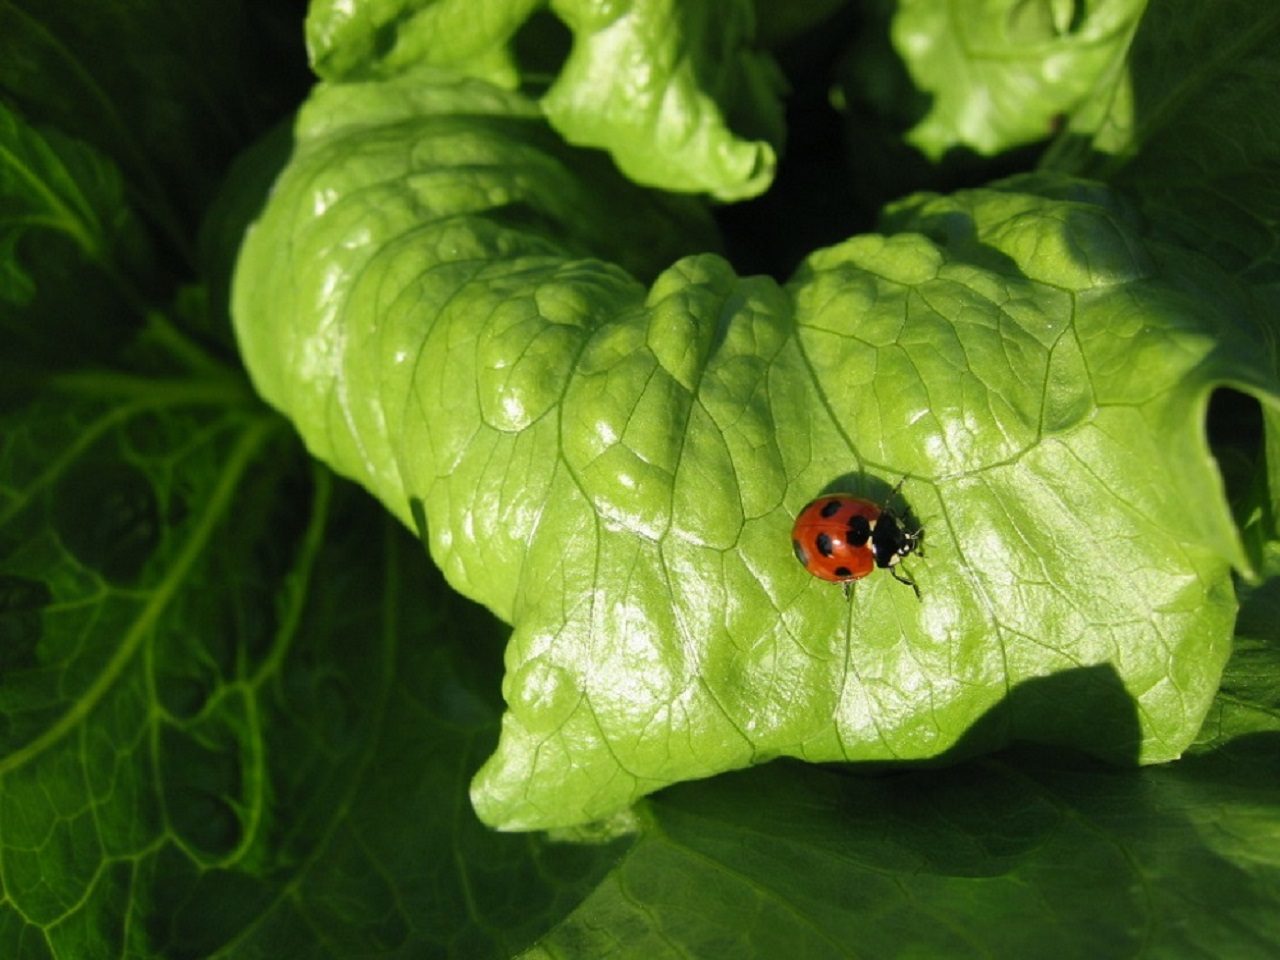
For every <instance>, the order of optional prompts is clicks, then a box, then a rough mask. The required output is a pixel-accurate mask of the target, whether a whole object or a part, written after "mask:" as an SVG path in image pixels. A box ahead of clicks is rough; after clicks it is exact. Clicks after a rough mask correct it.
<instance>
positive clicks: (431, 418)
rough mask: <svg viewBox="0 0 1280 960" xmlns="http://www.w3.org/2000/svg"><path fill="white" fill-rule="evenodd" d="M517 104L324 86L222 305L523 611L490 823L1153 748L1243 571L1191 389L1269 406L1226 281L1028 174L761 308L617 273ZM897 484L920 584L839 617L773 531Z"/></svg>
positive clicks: (408, 89) (1179, 727)
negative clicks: (1018, 759)
mask: <svg viewBox="0 0 1280 960" xmlns="http://www.w3.org/2000/svg"><path fill="white" fill-rule="evenodd" d="M534 110H535V107H534V106H533V105H532V104H527V103H526V102H524V101H522V100H521V99H520V98H518V97H516V96H514V95H511V94H506V93H503V92H501V91H499V90H497V89H496V88H493V87H488V86H485V85H483V84H479V83H476V82H470V81H462V80H454V81H448V82H443V83H431V82H430V81H429V79H428V78H425V77H423V76H415V77H412V78H397V80H395V81H391V82H383V83H379V84H376V85H372V84H371V85H341V86H321V87H320V88H318V89H317V91H316V93H315V94H314V95H313V97H312V98H311V100H310V101H309V103H308V104H307V106H306V107H305V108H304V110H303V113H302V115H301V117H300V119H299V122H298V125H297V128H296V137H297V144H296V150H295V154H294V157H293V159H292V161H291V163H290V165H289V167H288V168H287V170H286V172H285V174H284V175H283V177H282V178H281V180H280V181H279V182H278V184H277V186H276V189H275V192H274V193H273V196H272V198H271V200H270V202H269V204H268V206H267V208H266V211H265V213H264V215H263V217H262V218H261V219H260V220H259V222H258V223H257V224H256V226H255V227H254V228H253V230H252V231H251V232H250V234H249V235H248V237H247V240H246V243H245V246H244V248H243V251H242V256H241V261H240V265H239V268H238V271H237V276H236V289H235V295H234V312H235V320H236V324H237V332H238V335H239V337H240V339H241V343H242V347H243V350H244V354H245V359H246V362H247V364H248V366H249V369H250V372H251V374H252V375H253V377H254V380H255V383H256V385H257V386H258V388H259V390H260V391H261V392H262V393H263V395H264V396H265V397H267V398H268V399H269V400H270V401H271V402H272V403H273V404H275V405H277V406H279V407H280V408H281V409H283V410H285V411H286V412H287V413H288V414H289V415H290V417H291V418H292V419H293V420H294V421H295V424H296V425H297V427H298V429H299V431H300V432H301V434H302V436H303V438H304V439H305V441H306V443H307V445H308V447H309V448H310V449H311V450H312V452H313V453H315V454H316V455H317V456H319V457H320V458H322V459H324V460H326V461H327V462H329V463H331V464H332V465H333V466H334V467H335V468H336V469H337V470H338V471H339V472H341V473H343V474H346V475H349V476H352V477H354V478H355V479H357V480H358V481H359V482H360V483H362V484H363V485H365V486H366V487H368V488H369V489H370V490H371V491H372V492H373V493H374V494H375V495H376V496H377V497H378V498H379V499H380V500H382V502H383V503H384V504H386V505H387V507H388V509H390V510H391V511H392V512H393V513H394V514H396V515H397V516H399V517H400V518H401V519H402V520H403V521H404V522H405V523H406V524H411V525H413V526H414V527H416V528H417V529H419V530H420V532H421V533H422V534H423V535H424V536H425V537H427V538H428V539H429V542H430V547H431V551H432V555H433V557H434V558H435V559H436V561H437V563H439V564H440V566H441V568H442V569H443V570H444V572H445V574H446V576H447V577H448V579H449V580H450V582H451V583H452V584H454V585H455V586H456V587H457V588H458V589H459V590H461V591H462V592H464V593H465V594H467V595H468V596H471V597H473V598H475V599H477V600H479V601H480V602H481V603H484V604H485V605H486V606H488V607H489V608H490V609H492V610H493V611H494V612H495V613H497V614H498V615H499V616H501V617H502V618H503V619H505V620H508V621H509V622H511V623H512V624H513V625H514V627H515V630H514V633H513V636H512V640H511V643H510V646H509V648H508V652H507V660H506V666H507V675H506V679H505V681H504V686H503V693H504V698H505V700H506V702H507V713H506V715H505V717H504V720H503V731H502V737H501V740H500V742H499V745H498V748H497V751H496V753H495V754H494V756H493V757H492V758H491V759H490V760H489V762H488V763H487V764H486V765H485V767H484V768H483V769H482V770H481V771H480V773H479V774H478V776H477V779H476V782H475V784H474V787H473V800H474V802H475V804H476V807H477V810H478V812H479V813H480V815H481V817H482V818H483V819H485V820H486V821H487V822H489V823H492V824H494V825H497V826H500V827H503V828H506V829H534V828H546V827H553V826H560V825H570V824H575V823H581V822H584V821H589V820H594V819H599V818H604V817H608V816H610V815H612V814H614V813H615V812H616V811H618V810H620V809H622V808H625V807H626V806H627V805H628V804H630V803H632V802H634V801H635V800H636V799H638V798H639V797H641V796H643V795H645V794H647V793H650V792H652V791H653V790H656V789H658V788H660V787H662V786H665V785H667V784H670V783H675V782H678V781H681V780H688V779H694V778H698V777H704V776H708V775H711V774H713V773H718V772H721V771H725V770H731V769H735V768H740V767H744V766H748V765H751V764H755V763H759V762H761V761H764V760H767V759H770V758H773V757H777V756H794V757H800V758H804V759H806V760H812V761H822V760H902V759H924V758H931V757H936V756H939V755H941V754H944V753H947V752H948V751H952V752H956V751H959V752H966V751H973V750H979V749H990V748H992V747H998V746H1000V745H1002V744H1004V743H1007V742H1009V741H1010V740H1011V739H1021V738H1031V739H1040V740H1047V741H1051V742H1056V743H1065V744H1071V745H1073V746H1077V747H1082V748H1084V749H1088V750H1091V751H1094V752H1096V753H1099V754H1102V755H1104V756H1108V757H1111V758H1114V759H1119V760H1130V761H1132V760H1137V761H1140V762H1144V763H1150V762H1157V761H1162V760H1168V759H1171V758H1173V757H1176V756H1178V755H1179V754H1181V753H1182V751H1183V750H1184V749H1185V748H1186V747H1187V745H1188V744H1189V743H1190V742H1191V741H1192V739H1193V738H1194V736H1195V733H1196V731H1197V729H1198V727H1199V725H1200V722H1201V720H1202V718H1203V717H1204V715H1205V712H1206V711H1207V710H1208V708H1209V704H1210V702H1211V700H1212V697H1213V694H1214V691H1215V690H1216V688H1217V684H1218V680H1219V676H1220V673H1221V669H1222V665H1223V663H1224V662H1225V660H1226V657H1227V654H1228V652H1229V639H1230V635H1231V626H1232V622H1233V618H1234V612H1235V603H1234V598H1233V591H1232V586H1231V579H1230V569H1231V567H1232V566H1233V565H1234V566H1236V567H1238V568H1240V569H1247V568H1248V567H1249V558H1248V557H1247V556H1246V555H1245V552H1244V550H1243V547H1242V545H1241V542H1240V538H1239V534H1238V531H1237V529H1236V526H1235V524H1234V521H1233V518H1232V516H1231V513H1230V510H1229V509H1228V506H1227V503H1226V500H1225V496H1224V493H1223V488H1222V481H1221V478H1220V477H1219V475H1218V472H1217V468H1216V463H1215V461H1214V459H1213V457H1212V455H1211V453H1210V451H1209V448H1208V444H1207V441H1206V439H1205V435H1204V428H1203V423H1204V417H1205V412H1206V408H1207V405H1208V402H1209V398H1210V395H1211V393H1212V391H1213V390H1215V389H1216V388H1219V387H1221V386H1223V385H1229V386H1232V387H1234V388H1237V389H1241V390H1244V391H1247V392H1250V393H1252V394H1254V395H1255V396H1257V397H1258V398H1259V399H1261V400H1263V401H1264V402H1265V403H1267V404H1270V405H1274V404H1275V403H1276V392H1275V387H1274V378H1273V375H1272V373H1271V371H1270V370H1269V369H1268V368H1267V367H1266V366H1265V364H1263V363H1260V362H1259V359H1260V353H1259V346H1258V342H1257V340H1256V339H1255V338H1254V336H1253V334H1252V332H1251V330H1252V328H1251V327H1250V326H1249V325H1248V324H1247V323H1244V324H1242V323H1241V320H1242V319H1245V318H1248V317H1250V316H1251V315H1252V311H1253V309H1254V304H1253V302H1252V301H1251V299H1250V297H1249V292H1248V290H1247V289H1244V288H1242V287H1241V286H1240V285H1239V284H1238V283H1237V281H1236V280H1235V279H1234V278H1232V277H1231V276H1230V275H1229V274H1227V273H1225V272H1224V271H1222V270H1221V269H1219V268H1218V267H1217V266H1216V265H1215V264H1214V263H1213V262H1212V261H1211V260H1209V259H1207V258H1203V257H1200V256H1198V255H1196V254H1194V253H1189V252H1188V251H1186V250H1185V249H1184V248H1181V247H1178V246H1173V245H1169V244H1165V243H1162V242H1161V241H1159V240H1158V239H1156V238H1148V237H1145V236H1144V234H1143V228H1142V220H1141V218H1140V216H1139V215H1138V214H1137V213H1136V211H1134V210H1132V209H1130V208H1129V207H1128V206H1126V205H1125V204H1124V203H1123V202H1122V201H1121V200H1120V199H1118V198H1117V197H1116V196H1115V195H1113V194H1111V193H1110V192H1108V191H1107V190H1106V189H1105V188H1103V187H1101V186H1099V185H1096V184H1090V183H1087V182H1082V181H1071V180H1066V179H1063V178H1060V177H1053V176H1042V177H1038V178H1024V179H1021V180H1015V181H1010V182H1008V183H1005V184H1003V185H1000V186H996V187H992V188H989V189H984V190H975V191H971V192H968V193H964V194H959V195H957V196H955V197H952V198H939V197H921V198H916V199H914V200H911V201H908V202H906V203H904V204H902V205H901V206H899V207H898V208H897V209H896V210H894V211H893V212H892V213H891V214H890V215H889V217H888V219H887V220H886V224H885V226H886V229H888V230H890V231H892V232H891V233H888V234H885V235H870V236H864V237H859V238H855V239H853V240H850V241H849V242H847V243H845V244H841V245H839V246H837V247H833V248H830V249H828V250H824V251H819V252H817V253H815V254H813V255H812V256H811V257H810V258H809V260H808V261H807V262H806V263H805V264H804V265H803V266H802V268H801V269H800V270H799V271H798V273H797V275H796V277H795V278H794V279H793V280H792V281H791V282H790V283H789V284H787V285H786V286H780V285H778V284H777V283H775V282H773V281H771V280H768V279H766V278H761V277H756V278H746V279H743V278H739V277H737V276H736V275H735V274H734V273H733V272H732V270H731V269H730V268H729V266H728V265H727V264H726V263H725V262H724V261H722V260H720V259H719V258H717V257H714V256H707V255H704V256H699V257H693V258H689V259H685V260H680V261H677V262H676V263H675V264H674V265H673V266H671V267H670V268H668V269H666V270H665V271H663V272H661V273H660V274H659V275H658V276H657V277H656V278H655V279H654V280H653V282H652V283H651V284H650V285H649V286H648V288H647V289H646V288H645V286H643V285H642V284H641V283H640V282H639V281H638V280H637V279H635V278H634V277H633V276H632V275H631V274H629V273H627V272H624V271H623V270H621V269H619V268H618V267H617V266H615V265H614V264H613V263H611V262H602V261H601V260H596V259H590V258H589V257H588V254H594V255H596V256H604V257H606V258H607V259H608V260H609V261H618V260H619V259H620V257H621V256H622V254H621V251H624V250H629V251H630V261H631V263H632V264H637V263H640V264H641V266H642V269H641V273H643V272H644V269H648V270H652V269H653V268H654V266H655V265H656V264H661V263H662V262H664V261H665V259H666V258H667V257H668V255H669V251H670V250H671V245H670V243H668V244H667V245H665V246H662V247H659V246H658V244H659V241H660V239H661V238H664V237H668V236H671V237H679V236H680V235H681V233H682V231H681V230H679V229H673V223H674V222H673V221H671V220H670V219H667V217H668V216H669V208H662V209H661V210H660V211H658V210H655V209H654V208H653V207H652V201H651V200H648V199H647V198H645V197H644V195H642V194H637V193H635V192H634V191H633V190H632V189H631V188H630V187H629V186H627V185H626V184H624V183H621V182H613V183H612V184H610V183H609V181H608V179H607V176H606V174H607V172H605V174H602V179H599V180H595V181H593V183H594V184H595V187H594V189H592V190H590V191H584V190H581V189H575V187H574V183H575V176H574V175H573V174H571V173H569V172H567V170H566V168H565V166H564V165H563V164H564V163H565V162H566V161H565V159H564V157H565V154H564V152H563V150H562V149H561V148H559V147H558V146H557V145H556V143H555V141H554V139H553V138H549V137H546V136H545V135H544V134H543V133H541V132H540V125H539V124H538V122H537V121H536V119H534V117H533V113H534ZM497 156H501V157H503V158H505V162H504V163H502V164H498V163H495V162H492V158H494V157H497ZM573 162H574V163H575V164H576V163H577V162H578V159H575V160H574V161H573ZM624 210H625V211H628V212H627V213H623V212H622V211H624ZM619 221H624V222H627V223H628V225H629V229H628V230H627V231H626V235H625V236H619V235H618V232H617V231H616V230H615V229H614V226H615V225H616V224H617V223H618V222H619ZM648 255H652V256H651V257H650V259H649V261H648V263H647V264H645V263H641V261H643V260H644V259H645V258H646V256H648ZM632 269H633V270H634V269H635V267H634V266H633V267H632ZM902 476H907V477H908V478H909V480H908V482H907V485H906V487H905V497H906V500H907V502H908V503H909V505H910V507H911V509H912V512H913V514H914V515H915V516H916V517H917V518H918V519H919V520H920V521H921V522H923V524H924V525H925V527H926V529H927V531H928V537H927V540H926V543H927V546H928V554H927V556H926V557H924V558H920V559H918V560H915V561H914V562H913V563H912V566H911V572H912V574H913V576H915V578H916V579H917V581H918V582H919V584H920V587H921V590H922V593H923V602H921V603H917V601H916V599H915V597H914V596H913V595H912V594H911V593H910V592H909V591H906V590H903V589H902V588H901V587H899V586H898V585H897V584H895V583H894V582H893V581H892V580H891V579H889V578H887V577H883V576H881V577H878V578H875V579H873V580H871V581H869V582H867V583H865V584H860V585H859V586H858V588H857V589H856V591H855V593H856V596H855V599H854V602H853V603H852V604H851V605H846V604H845V603H844V602H843V601H842V599H841V597H840V595H839V592H838V591H835V590H832V589H831V588H830V587H828V586H827V585H825V584H823V583H821V582H819V581H817V580H815V579H813V578H812V577H810V576H809V575H808V574H807V573H806V572H805V571H804V570H803V569H801V568H800V567H799V566H798V565H796V563H795V561H794V559H793V558H792V557H791V555H790V549H789V543H788V532H789V528H790V523H791V518H792V517H793V516H794V515H795V512H796V511H797V510H798V509H799V507H800V506H801V505H802V504H803V503H804V502H805V501H806V500H807V499H809V498H811V497H812V496H814V495H815V494H817V493H819V492H820V491H822V490H824V489H830V488H832V487H833V486H844V485H850V484H851V485H853V486H855V487H856V488H859V489H862V490H864V491H865V492H867V493H869V494H871V495H873V496H877V495H878V496H882V495H883V494H884V493H885V492H886V491H887V489H888V487H889V486H890V485H892V484H893V482H894V481H895V480H896V479H898V478H899V477H902ZM1187 503H1195V504H1196V509H1195V510H1194V511H1188V510H1187V509H1186V508H1185V505H1186V504H1187Z"/></svg>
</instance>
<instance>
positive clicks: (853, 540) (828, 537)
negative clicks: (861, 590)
mask: <svg viewBox="0 0 1280 960" xmlns="http://www.w3.org/2000/svg"><path fill="white" fill-rule="evenodd" d="M901 486H902V484H901V483H899V484H898V486H897V487H894V488H893V493H891V494H890V495H889V499H888V500H887V501H885V502H884V503H883V504H880V503H876V502H875V501H874V500H868V499H867V498H866V497H856V496H854V495H853V494H851V493H830V494H827V495H826V496H822V497H818V499H816V500H814V501H812V502H810V503H808V504H807V505H806V506H805V508H804V509H803V510H801V511H800V513H799V515H798V516H797V517H796V522H795V526H793V527H792V528H791V546H792V548H793V549H794V550H795V552H796V559H797V560H799V561H800V562H801V563H802V564H803V565H804V568H805V569H806V570H808V571H809V572H810V573H812V574H813V575H814V576H815V577H817V578H818V579H820V580H827V581H830V582H831V583H838V584H841V585H842V586H843V587H844V595H845V599H848V597H849V592H850V589H851V587H852V586H853V581H855V580H861V579H862V578H863V577H865V576H866V575H867V574H869V573H870V572H871V571H872V570H874V569H876V567H880V568H882V569H885V570H888V571H889V572H890V573H891V574H893V578H894V579H895V580H897V581H898V582H899V583H905V584H906V585H907V586H909V587H910V588H911V589H912V590H914V591H915V593H916V599H919V598H920V588H919V587H917V586H916V582H915V581H914V580H912V579H911V578H910V577H908V576H904V575H903V574H902V573H901V572H899V570H898V563H899V561H901V560H902V558H903V557H906V556H908V555H909V554H911V553H912V552H914V551H915V550H916V549H917V548H918V547H919V546H920V540H921V538H923V537H924V529H923V528H917V529H916V530H908V529H907V528H906V526H905V525H904V523H903V518H902V517H901V516H899V515H898V514H896V513H894V512H893V511H892V510H891V509H890V508H889V504H890V503H892V502H893V498H894V497H895V496H897V493H898V487H901Z"/></svg>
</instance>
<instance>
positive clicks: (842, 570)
mask: <svg viewBox="0 0 1280 960" xmlns="http://www.w3.org/2000/svg"><path fill="white" fill-rule="evenodd" d="M835 574H836V576H837V577H844V578H847V577H852V576H853V571H852V570H850V569H849V568H848V567H836V569H835Z"/></svg>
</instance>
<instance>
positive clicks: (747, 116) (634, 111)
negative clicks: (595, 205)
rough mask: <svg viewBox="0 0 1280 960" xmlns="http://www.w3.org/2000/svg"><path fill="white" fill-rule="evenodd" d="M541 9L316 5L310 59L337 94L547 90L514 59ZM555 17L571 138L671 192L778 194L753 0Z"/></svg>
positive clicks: (774, 124) (776, 95)
mask: <svg viewBox="0 0 1280 960" xmlns="http://www.w3.org/2000/svg"><path fill="white" fill-rule="evenodd" d="M542 6H543V4H541V3H539V2H537V0H484V2H483V3H481V4H479V5H477V4H476V3H474V2H472V0H377V2H374V3H364V4H356V5H353V4H350V3H345V2H336V0H319V2H317V3H314V4H312V5H311V9H310V12H309V14H308V17H307V41H308V48H309V50H310V52H311V60H312V64H313V66H314V67H315V70H316V72H317V73H318V74H319V75H320V76H321V77H322V78H323V79H325V80H329V81H331V82H337V81H360V80H369V79H373V78H376V77H387V78H389V77H393V76H395V75H397V74H400V73H403V72H405V71H409V72H413V71H416V70H419V69H421V68H423V67H433V68H439V69H448V70H451V71H453V72H454V73H455V74H457V75H459V76H468V77H476V78H480V79H484V80H488V81H490V82H491V83H495V84H497V85H499V86H502V87H506V88H515V87H517V86H518V85H520V84H521V83H524V84H527V85H530V86H536V87H540V88H546V87H547V83H548V81H547V78H546V77H545V76H544V75H542V74H541V73H540V72H536V71H535V72H531V73H530V72H529V71H526V70H524V69H522V65H521V64H520V63H519V62H518V61H517V58H516V57H515V55H514V52H513V47H514V46H515V40H516V34H517V32H518V31H520V30H521V29H522V28H524V27H525V25H526V21H528V20H529V18H530V16H531V15H533V14H534V13H535V12H536V11H537V10H538V9H539V8H540V7H542ZM547 6H548V8H549V10H550V11H551V12H552V13H554V15H555V16H556V17H557V18H558V19H559V21H560V22H561V23H562V24H563V25H564V26H565V27H567V28H568V30H569V32H570V33H571V34H572V37H573V41H572V47H571V49H570V50H569V52H568V55H567V57H566V59H565V60H564V62H563V63H562V64H559V65H557V67H556V71H555V76H554V78H553V79H552V80H551V81H550V85H549V88H548V89H545V93H544V95H543V96H542V98H541V101H540V105H541V107H542V109H543V111H544V112H545V113H546V116H547V118H548V119H549V120H550V122H551V125H552V126H553V127H555V129H556V130H557V131H558V132H559V133H560V134H561V135H562V136H564V138H565V139H566V140H568V141H569V142H571V143H575V144H578V145H581V146H589V147H596V148H599V149H602V150H606V151H608V152H609V154H610V156H611V157H612V158H613V160H614V162H615V163H616V164H617V165H618V167H619V168H620V169H621V170H622V171H623V172H624V173H626V175H627V176H629V177H630V178H631V179H632V180H634V181H635V182H637V183H641V184H645V185H648V186H653V187H658V188H661V189H664V190H671V191H676V192H680V193H706V194H709V195H711V196H713V197H716V198H718V199H721V200H740V199H744V198H746V197H752V196H755V195H757V194H759V193H762V192H763V191H764V190H765V189H767V188H768V186H769V184H770V183H771V182H772V181H773V176H774V172H775V169H776V166H777V157H776V149H777V147H778V146H779V145H780V144H781V143H782V139H783V134H784V128H783V122H782V107H781V102H780V97H781V94H782V92H783V90H784V87H785V83H784V81H783V78H782V74H781V72H780V71H779V70H778V68H777V66H776V65H775V64H774V62H773V60H772V59H771V58H770V56H769V55H768V54H767V53H765V52H764V51H762V50H758V49H756V47H755V34H756V12H755V4H754V3H753V2H752V0H731V2H712V0H695V2H684V3H672V2H671V0H626V2H623V3H618V2H614V0H608V2H604V0H553V2H551V3H549V4H547ZM826 13H827V6H826V5H825V4H821V3H819V4H816V5H815V4H802V5H800V6H799V7H798V9H797V12H796V14H794V16H795V17H796V18H798V19H800V20H805V19H810V20H811V19H815V18H819V17H821V16H823V15H825V14H826ZM776 29H778V30H786V29H788V27H787V26H786V24H785V23H778V24H777V25H776ZM791 29H794V24H793V25H792V26H791ZM544 44H545V41H544ZM527 73H529V74H530V75H526V74H527Z"/></svg>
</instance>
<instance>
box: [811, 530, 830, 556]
mask: <svg viewBox="0 0 1280 960" xmlns="http://www.w3.org/2000/svg"><path fill="white" fill-rule="evenodd" d="M813 545H814V546H815V547H817V548H818V552H819V553H820V554H822V555H823V556H824V557H829V556H831V554H833V553H834V552H835V548H834V547H832V545H831V537H830V536H829V535H827V534H825V533H820V534H818V535H817V536H816V537H814V539H813Z"/></svg>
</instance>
